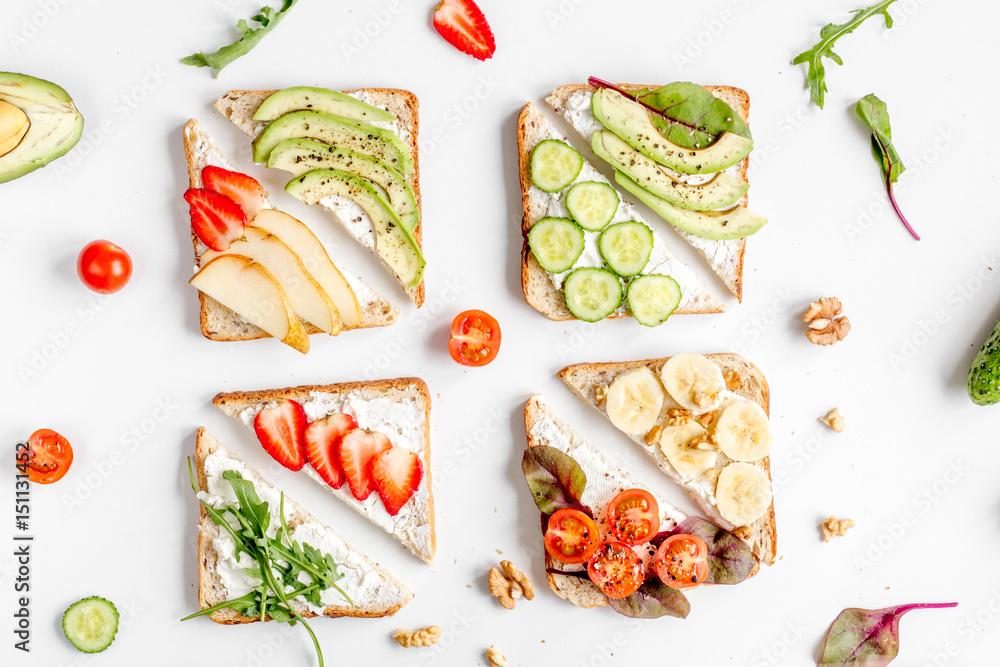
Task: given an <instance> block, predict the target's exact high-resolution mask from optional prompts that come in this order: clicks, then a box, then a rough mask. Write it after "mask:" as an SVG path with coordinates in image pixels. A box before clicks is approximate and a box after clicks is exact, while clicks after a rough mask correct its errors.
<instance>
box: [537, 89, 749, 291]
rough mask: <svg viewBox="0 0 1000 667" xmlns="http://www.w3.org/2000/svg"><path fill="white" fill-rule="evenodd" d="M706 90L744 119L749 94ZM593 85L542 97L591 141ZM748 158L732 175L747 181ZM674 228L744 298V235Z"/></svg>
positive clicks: (594, 123)
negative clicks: (718, 237)
mask: <svg viewBox="0 0 1000 667" xmlns="http://www.w3.org/2000/svg"><path fill="white" fill-rule="evenodd" d="M619 87H620V88H621V89H623V90H627V91H633V90H640V89H643V88H650V89H656V88H657V87H658V86H639V85H635V84H620V85H619ZM704 88H705V90H707V91H708V92H710V93H712V94H713V95H715V96H716V97H718V98H719V99H721V100H723V101H724V102H726V104H728V105H729V106H730V107H732V108H733V110H734V111H736V113H738V114H739V115H740V116H741V117H742V118H743V120H744V121H747V120H748V119H749V116H750V96H749V95H748V94H747V92H746V91H745V90H741V89H739V88H733V87H732V86H704ZM595 90H596V88H594V87H593V86H589V85H567V86H560V87H558V88H556V89H555V90H553V91H552V94H551V95H549V96H548V97H547V98H545V101H546V102H547V103H548V104H549V106H551V107H552V109H553V110H554V111H555V112H556V113H558V114H561V115H562V116H563V117H564V118H565V119H566V121H567V122H568V123H569V124H570V125H572V126H573V128H574V129H576V130H577V132H579V133H580V135H581V136H582V137H583V138H584V139H586V140H587V143H588V144H589V143H590V138H591V137H592V136H593V134H594V132H595V131H596V130H598V129H600V127H601V125H600V123H599V122H598V121H597V120H595V119H594V115H593V113H592V111H591V106H590V100H591V97H593V94H594V91H595ZM749 164H750V161H749V158H744V159H743V160H742V161H741V162H740V163H739V164H738V165H736V166H735V167H733V168H732V172H733V174H734V175H738V176H739V177H740V178H741V179H742V180H743V181H744V182H746V181H747V170H748V168H749ZM739 203H741V204H743V205H746V203H747V197H746V195H744V196H743V199H742V200H741V201H740V202H739ZM674 230H675V231H676V232H677V233H678V234H680V235H681V238H683V239H684V240H685V241H687V242H688V243H689V244H691V246H692V247H693V248H694V249H695V250H697V251H698V252H699V253H701V254H702V255H703V256H704V257H705V260H706V261H707V262H708V264H709V266H711V267H712V270H713V271H715V272H716V273H717V274H719V277H720V278H721V279H722V282H724V283H725V284H726V287H728V288H729V290H730V291H731V292H732V293H733V294H734V295H736V298H737V299H739V300H740V301H742V300H743V256H744V254H745V253H746V239H745V238H742V239H733V240H730V241H713V240H710V239H705V238H702V237H700V236H696V235H694V234H691V233H689V232H686V231H684V230H682V229H677V228H676V227H675V228H674Z"/></svg>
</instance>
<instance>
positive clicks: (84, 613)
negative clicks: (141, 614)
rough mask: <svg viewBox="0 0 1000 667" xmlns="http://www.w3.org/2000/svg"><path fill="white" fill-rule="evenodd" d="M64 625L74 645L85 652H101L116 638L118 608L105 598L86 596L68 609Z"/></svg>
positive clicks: (64, 630) (68, 637) (67, 636)
mask: <svg viewBox="0 0 1000 667" xmlns="http://www.w3.org/2000/svg"><path fill="white" fill-rule="evenodd" d="M62 626H63V632H65V633H66V639H68V640H69V641H70V643H71V644H73V646H75V647H76V648H78V649H79V650H81V651H83V652H84V653H100V652H101V651H103V650H104V649H106V648H107V647H109V646H111V642H113V641H114V640H115V634H116V633H117V632H118V610H117V609H116V608H115V605H114V604H112V603H111V602H110V601H108V600H105V599H104V598H101V597H89V598H84V599H82V600H80V601H79V602H75V603H73V604H72V605H71V606H70V608H69V609H67V610H66V613H64V614H63V621H62Z"/></svg>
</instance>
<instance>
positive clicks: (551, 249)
mask: <svg viewBox="0 0 1000 667" xmlns="http://www.w3.org/2000/svg"><path fill="white" fill-rule="evenodd" d="M583 245H584V240H583V230H582V229H580V228H579V227H577V226H576V225H574V224H573V221H572V220H567V219H566V218H542V219H541V220H539V221H538V222H536V223H535V224H534V226H533V227H532V228H531V231H529V232H528V247H529V248H531V252H532V253H534V255H535V259H537V260H538V263H539V264H540V265H541V266H542V268H543V269H545V270H546V271H548V272H549V273H562V272H563V271H568V270H569V269H570V268H571V267H572V266H573V264H574V263H576V260H578V259H579V258H580V255H581V254H583Z"/></svg>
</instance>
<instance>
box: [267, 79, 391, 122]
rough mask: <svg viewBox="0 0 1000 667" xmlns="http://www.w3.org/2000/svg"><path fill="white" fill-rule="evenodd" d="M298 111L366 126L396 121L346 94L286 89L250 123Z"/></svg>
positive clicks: (278, 93)
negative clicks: (348, 119)
mask: <svg viewBox="0 0 1000 667" xmlns="http://www.w3.org/2000/svg"><path fill="white" fill-rule="evenodd" d="M299 110H311V111H325V112H327V113H332V114H334V115H335V116H343V117H344V118H350V119H352V120H360V121H364V122H367V123H370V122H371V121H373V120H375V121H389V122H392V121H394V120H396V117H395V116H393V115H392V114H391V113H389V112H388V111H386V110H385V109H379V108H378V107H376V106H372V105H371V104H368V103H366V102H362V101H361V100H359V99H355V98H353V97H351V96H350V95H347V94H346V93H341V92H337V91H336V90H328V89H326V88H311V87H309V86H297V87H295V88H285V89H284V90H279V91H278V92H276V93H274V94H272V95H271V96H270V97H268V98H267V99H266V100H264V102H263V104H261V105H260V106H259V107H258V108H257V111H256V112H254V115H253V119H254V120H262V121H272V120H274V119H275V118H278V117H279V116H284V115H285V114H286V113H289V112H292V111H299Z"/></svg>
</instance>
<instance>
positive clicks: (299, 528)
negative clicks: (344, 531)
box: [196, 428, 413, 625]
mask: <svg viewBox="0 0 1000 667" xmlns="http://www.w3.org/2000/svg"><path fill="white" fill-rule="evenodd" d="M196 459H197V478H198V489H199V493H198V497H199V498H200V499H201V500H202V501H204V502H205V503H207V504H208V505H209V506H211V507H212V508H213V509H216V510H224V509H225V508H226V507H230V506H233V505H235V504H236V503H237V502H238V501H237V499H236V496H235V495H234V490H233V488H232V487H231V486H230V482H229V481H228V480H227V479H226V478H225V473H226V472H227V471H233V472H236V473H239V475H240V476H241V477H242V478H243V479H244V480H247V481H249V482H251V484H252V485H253V489H254V491H255V492H256V494H257V496H258V497H259V498H260V500H262V501H265V502H267V503H268V508H269V510H270V512H271V513H272V516H271V524H272V528H275V529H277V527H278V526H279V525H280V520H279V519H278V517H277V514H276V512H277V511H278V508H279V507H281V499H282V498H281V492H280V491H279V490H278V489H276V488H275V487H274V485H272V484H270V483H269V482H268V481H266V480H265V479H264V478H263V477H261V476H260V474H259V473H258V472H257V471H255V470H254V469H253V468H251V467H250V466H248V465H247V464H246V463H245V462H244V461H243V460H242V459H240V458H239V457H238V456H236V454H234V453H233V452H231V451H230V450H228V449H226V447H224V446H223V445H222V444H220V443H219V441H218V440H216V439H215V438H214V437H213V436H212V435H211V434H210V433H209V432H208V431H207V430H205V429H204V428H201V429H199V430H198V439H197V445H196ZM284 510H285V511H284V519H285V522H286V523H287V525H288V528H289V529H290V531H291V534H290V538H291V539H293V540H295V541H296V542H299V543H304V544H308V545H309V546H311V547H314V548H316V549H319V551H320V552H321V553H322V554H324V556H326V555H329V556H332V559H333V561H334V562H335V563H336V564H337V572H338V574H341V575H343V578H342V579H340V580H339V581H338V582H337V585H338V586H339V587H340V588H341V589H342V590H343V591H344V592H345V593H347V594H348V595H349V596H350V598H351V602H350V603H349V602H347V600H345V599H344V597H343V596H341V595H340V594H339V593H338V592H337V591H336V590H335V589H333V588H329V589H327V590H325V591H323V592H322V594H321V597H320V602H321V603H322V606H321V605H316V604H314V603H310V602H308V601H306V600H305V599H304V598H295V599H293V600H291V601H290V602H291V605H292V607H293V608H294V609H295V611H296V612H298V613H300V614H301V615H302V616H305V617H309V618H311V617H313V616H318V615H324V616H331V617H337V616H356V617H366V618H373V617H378V616H390V615H392V614H395V613H396V612H397V611H399V609H400V608H401V607H402V606H403V605H405V604H406V603H407V602H409V601H410V600H411V599H412V598H413V593H411V592H410V590H409V589H408V588H407V587H406V586H405V585H404V584H403V583H402V582H401V581H399V580H398V579H397V578H396V577H395V576H393V575H392V574H391V573H389V572H388V571H387V570H385V569H384V568H383V567H381V566H380V565H379V564H378V563H376V562H375V561H373V560H372V559H370V558H369V557H368V556H366V555H364V554H362V553H361V552H359V551H357V550H356V549H354V548H353V547H351V546H350V545H348V544H347V543H346V542H345V541H344V540H343V538H341V537H340V536H339V535H338V534H337V533H336V532H334V531H333V529H331V528H329V527H328V526H325V525H323V524H322V523H320V522H319V521H318V520H317V519H316V518H315V517H314V516H312V515H311V514H310V513H309V512H307V511H306V510H305V509H304V508H302V507H301V506H300V505H298V504H297V503H295V502H294V501H292V500H291V499H289V498H288V497H285V498H284ZM235 546H236V545H235V543H234V541H233V538H232V537H231V536H230V535H229V533H228V532H227V531H226V530H223V529H222V528H221V527H220V526H219V525H218V524H216V523H215V520H214V519H213V518H212V517H211V516H210V515H209V513H208V511H207V510H206V509H205V508H204V507H202V508H201V520H200V523H199V529H198V601H199V603H200V604H201V608H202V609H208V608H210V607H213V606H215V605H218V604H220V603H224V602H226V601H228V600H233V599H235V598H239V597H242V596H244V595H247V594H248V593H249V592H250V591H251V590H252V589H253V588H254V586H255V584H257V583H259V580H258V579H255V578H254V577H252V576H250V575H247V574H246V573H245V572H244V571H243V570H244V568H246V567H253V565H252V564H249V563H247V562H246V561H247V556H246V554H242V555H241V556H240V557H239V559H238V560H237V559H236V558H235V557H234V554H233V551H234V548H235ZM210 618H211V619H212V620H213V621H215V622H216V623H222V624H225V625H233V624H239V623H253V622H256V621H259V620H261V619H260V616H259V615H255V616H245V615H244V614H243V613H241V612H240V611H238V610H236V609H232V608H222V609H219V610H217V611H215V612H214V613H213V614H212V615H211V616H210ZM267 620H271V619H270V617H268V618H267Z"/></svg>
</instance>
